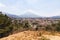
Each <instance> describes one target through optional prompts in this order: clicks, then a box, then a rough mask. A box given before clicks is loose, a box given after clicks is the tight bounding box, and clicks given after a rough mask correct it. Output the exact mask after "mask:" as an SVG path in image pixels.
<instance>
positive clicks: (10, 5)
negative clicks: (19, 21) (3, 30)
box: [0, 0, 60, 17]
mask: <svg viewBox="0 0 60 40" xmlns="http://www.w3.org/2000/svg"><path fill="white" fill-rule="evenodd" d="M0 11H3V12H7V13H11V14H15V15H21V14H24V13H26V12H32V13H34V14H37V15H39V16H46V17H47V16H48V17H49V16H55V15H60V0H0Z"/></svg>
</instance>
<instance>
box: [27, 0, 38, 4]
mask: <svg viewBox="0 0 60 40" xmlns="http://www.w3.org/2000/svg"><path fill="white" fill-rule="evenodd" d="M26 2H27V3H29V4H34V3H37V2H38V0H26Z"/></svg>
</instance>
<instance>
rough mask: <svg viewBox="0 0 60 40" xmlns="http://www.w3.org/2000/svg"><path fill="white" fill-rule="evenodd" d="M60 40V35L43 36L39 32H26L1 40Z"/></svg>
mask: <svg viewBox="0 0 60 40" xmlns="http://www.w3.org/2000/svg"><path fill="white" fill-rule="evenodd" d="M43 39H46V40H47V39H48V40H60V36H58V35H48V34H43V35H42V34H41V32H39V31H24V32H20V33H16V34H13V35H10V36H8V37H5V38H1V39H0V40H43Z"/></svg>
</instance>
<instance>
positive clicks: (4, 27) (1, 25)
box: [0, 12, 13, 37]
mask: <svg viewBox="0 0 60 40" xmlns="http://www.w3.org/2000/svg"><path fill="white" fill-rule="evenodd" d="M12 29H13V27H12V24H11V19H10V18H9V17H8V16H7V15H3V14H2V12H0V37H4V36H8V35H9V33H10V32H11V31H12Z"/></svg>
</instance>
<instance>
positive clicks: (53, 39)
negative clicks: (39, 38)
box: [44, 35, 60, 40]
mask: <svg viewBox="0 0 60 40" xmlns="http://www.w3.org/2000/svg"><path fill="white" fill-rule="evenodd" d="M44 37H46V38H48V39H50V40H60V36H52V35H44Z"/></svg>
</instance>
